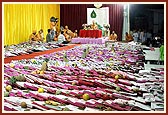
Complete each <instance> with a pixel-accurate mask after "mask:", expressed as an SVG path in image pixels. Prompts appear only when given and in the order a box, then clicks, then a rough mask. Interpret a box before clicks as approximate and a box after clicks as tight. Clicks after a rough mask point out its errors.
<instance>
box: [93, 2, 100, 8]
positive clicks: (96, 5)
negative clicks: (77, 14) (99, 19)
mask: <svg viewBox="0 0 168 115" xmlns="http://www.w3.org/2000/svg"><path fill="white" fill-rule="evenodd" d="M94 6H95V7H96V8H100V7H102V4H101V3H96V4H94Z"/></svg>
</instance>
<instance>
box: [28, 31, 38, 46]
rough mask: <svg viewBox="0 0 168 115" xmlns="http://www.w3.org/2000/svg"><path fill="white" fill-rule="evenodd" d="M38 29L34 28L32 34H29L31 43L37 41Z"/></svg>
mask: <svg viewBox="0 0 168 115" xmlns="http://www.w3.org/2000/svg"><path fill="white" fill-rule="evenodd" d="M36 32H37V31H36V30H33V32H32V34H31V35H30V36H29V41H30V43H32V42H33V41H37V34H36Z"/></svg>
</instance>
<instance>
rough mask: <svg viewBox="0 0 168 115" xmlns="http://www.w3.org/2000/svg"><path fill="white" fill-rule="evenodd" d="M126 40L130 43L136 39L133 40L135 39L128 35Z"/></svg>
mask: <svg viewBox="0 0 168 115" xmlns="http://www.w3.org/2000/svg"><path fill="white" fill-rule="evenodd" d="M125 40H126V41H127V42H130V41H133V40H134V39H133V37H132V36H131V35H130V34H128V35H126V36H125Z"/></svg>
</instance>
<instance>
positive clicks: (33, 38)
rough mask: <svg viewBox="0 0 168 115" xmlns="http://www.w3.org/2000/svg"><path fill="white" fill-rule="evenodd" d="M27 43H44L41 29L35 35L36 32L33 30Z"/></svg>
mask: <svg viewBox="0 0 168 115" xmlns="http://www.w3.org/2000/svg"><path fill="white" fill-rule="evenodd" d="M29 41H30V42H33V41H38V42H43V41H44V33H43V29H40V30H39V31H38V33H37V31H36V30H33V32H32V34H31V35H30V36H29Z"/></svg>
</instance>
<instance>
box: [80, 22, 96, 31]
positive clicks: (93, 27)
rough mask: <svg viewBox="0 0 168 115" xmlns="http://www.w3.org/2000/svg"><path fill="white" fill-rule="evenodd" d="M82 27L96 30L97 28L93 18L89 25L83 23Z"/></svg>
mask: <svg viewBox="0 0 168 115" xmlns="http://www.w3.org/2000/svg"><path fill="white" fill-rule="evenodd" d="M83 29H84V30H97V29H99V28H98V25H97V23H96V22H95V21H94V20H93V21H92V24H90V25H86V24H84V25H83Z"/></svg>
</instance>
